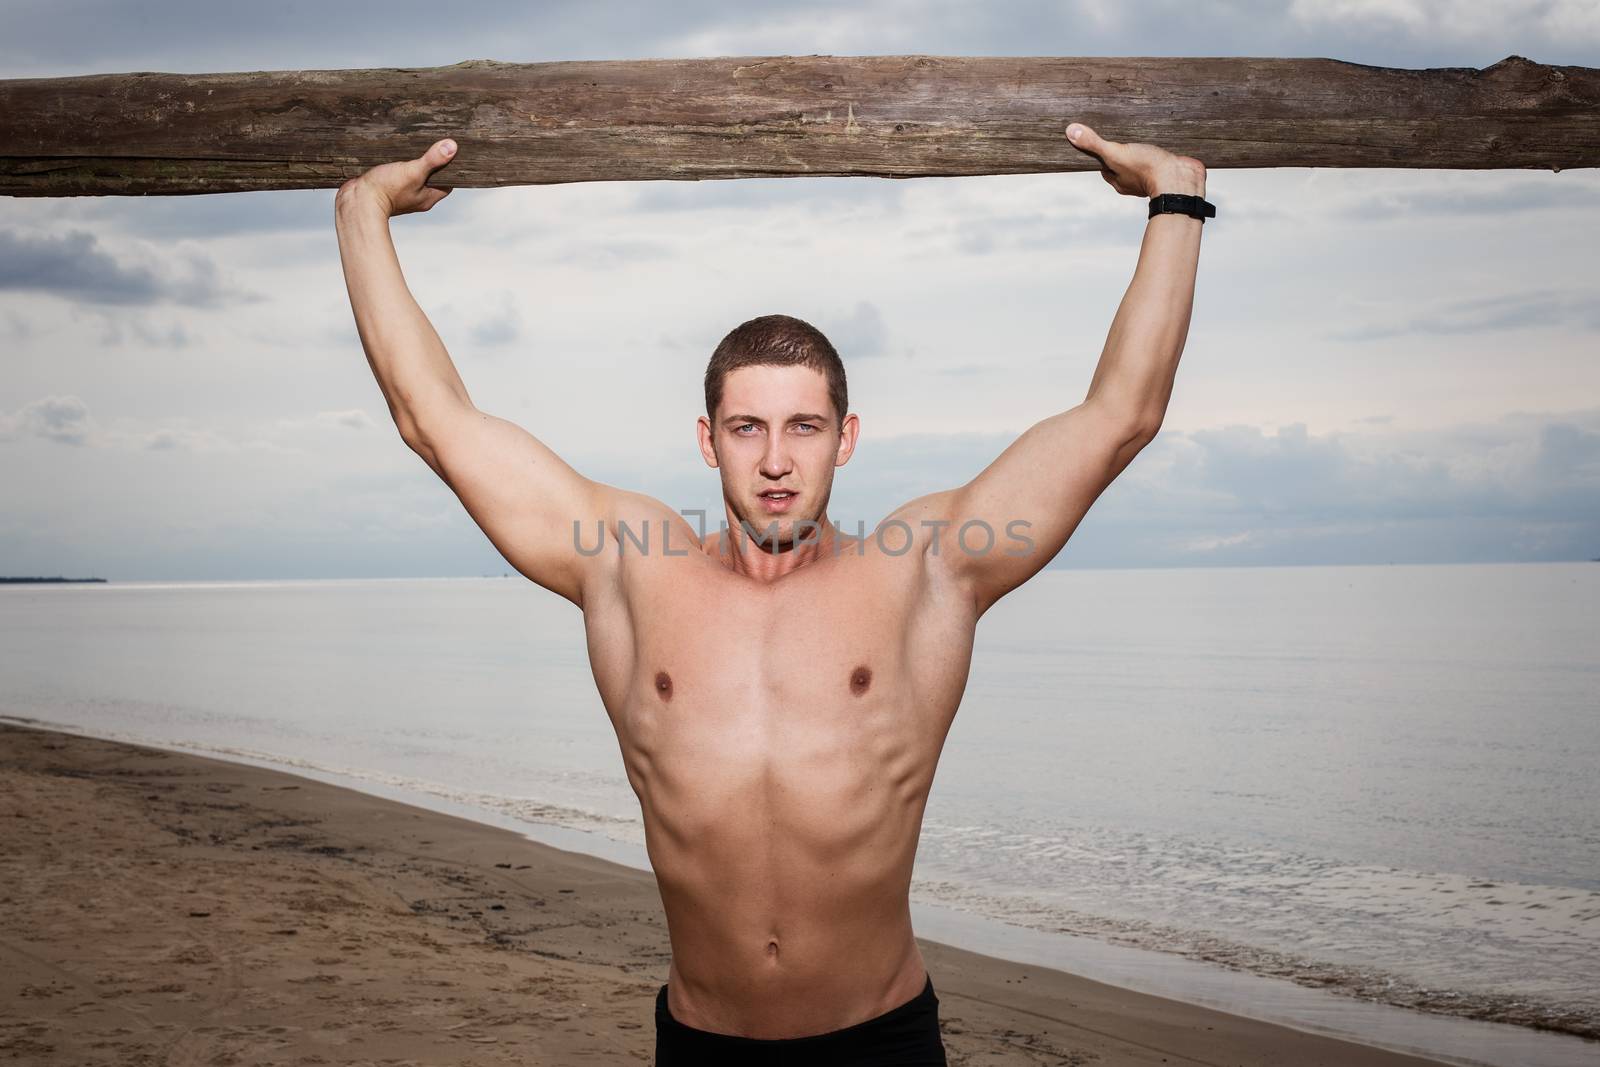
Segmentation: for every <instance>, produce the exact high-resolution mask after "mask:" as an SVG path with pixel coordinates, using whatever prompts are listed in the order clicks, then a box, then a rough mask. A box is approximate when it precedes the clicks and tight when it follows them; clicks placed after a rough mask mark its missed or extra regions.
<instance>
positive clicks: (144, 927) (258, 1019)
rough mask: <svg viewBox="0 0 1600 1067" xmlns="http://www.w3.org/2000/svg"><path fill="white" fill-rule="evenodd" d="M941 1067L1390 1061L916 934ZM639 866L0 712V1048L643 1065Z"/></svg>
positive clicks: (1380, 1065) (648, 928)
mask: <svg viewBox="0 0 1600 1067" xmlns="http://www.w3.org/2000/svg"><path fill="white" fill-rule="evenodd" d="M919 941H920V943H921V946H922V951H923V953H924V955H925V957H926V959H927V961H928V966H929V970H930V972H931V974H932V977H933V984H934V988H935V991H936V992H937V994H938V996H939V999H940V1019H941V1025H942V1027H943V1031H944V1041H945V1046H946V1048H947V1049H948V1051H949V1057H950V1063H951V1064H953V1065H988V1064H1056V1065H1065V1064H1072V1065H1078V1064H1094V1065H1103V1067H1123V1065H1128V1067H1131V1065H1145V1064H1150V1065H1155V1064H1163V1063H1165V1064H1173V1065H1177V1064H1208V1065H1221V1064H1227V1065H1230V1067H1257V1065H1259V1067H1266V1065H1269V1064H1272V1065H1279V1064H1296V1065H1302V1067H1317V1065H1330V1067H1331V1065H1341V1067H1401V1065H1412V1067H1416V1065H1422V1064H1431V1063H1434V1062H1436V1061H1433V1060H1426V1059H1420V1058H1417V1057H1414V1056H1405V1055H1400V1054H1396V1053H1390V1052H1384V1051H1381V1050H1377V1049H1371V1048H1367V1047H1365V1046H1361V1045H1356V1044H1351V1043H1349V1042H1344V1041H1339V1040H1336V1039H1333V1038H1329V1037H1323V1036H1320V1035H1314V1034H1308V1033H1303V1032H1301V1031H1297V1030H1292V1029H1289V1028H1286V1027H1282V1026H1275V1025H1272V1024H1270V1023H1263V1022H1257V1021H1255V1020H1251V1019H1244V1018H1240V1017H1238V1016H1233V1015H1227V1014H1224V1013H1221V1012H1217V1011H1213V1010H1210V1009H1207V1008H1200V1007H1194V1006H1191V1005H1186V1004H1182V1003H1179V1002H1177V1001H1172V1000H1166V999H1163V998H1160V997H1154V996H1149V995H1147V994H1143V993H1136V992H1131V991H1128V990H1123V989H1118V988H1115V987H1112V986H1107V985H1103V984H1101V983H1098V982H1093V981H1089V980H1087V979H1084V978H1080V977H1077V976H1075V975H1071V974H1067V973H1064V972H1061V971H1053V970H1048V969H1044V968H1039V967H1032V966H1027V965H1024V964H1017V963H1011V962H1008V961H1005V960H999V959H993V958H991V957H987V956H982V955H979V954H977V953H972V952H967V951H964V950H961V949H957V948H953V947H950V946H948V945H942V944H938V943H935V942H931V941H927V940H925V939H919ZM669 959H670V949H669V944H668V939H667V930H666V923H665V920H664V918H663V916H662V913H661V905H660V899H659V897H658V896H657V894H656V888H655V882H654V879H652V878H651V876H650V875H649V874H647V873H644V872H640V871H636V870H633V869H632V868H628V867H623V866H619V865H617V864H613V863H610V862H608V861H605V860H601V859H596V858H593V857H589V856H585V855H583V854H581V853H575V852H566V851H562V850H559V849H554V848H550V847H548V846H546V845H541V844H538V843H535V842H532V841H528V840H526V839H524V838H522V837H520V836H519V835H517V834H514V833H511V832H510V831H507V830H502V829H498V828H496V827H491V826H485V825H481V824H478V823H474V822H469V821H466V820H463V819H457V818H454V817H451V816H448V815H442V814H438V813H435V812H431V811H427V810H424V809H422V808H416V807H411V806H409V805H405V804H399V803H396V802H393V801H389V800H384V799H380V798H376V797H370V796H367V795H365V794H362V793H358V792H355V791H352V790H348V789H343V788H340V787H338V786H333V785H328V784H325V783H321V782H316V781H312V780H310V779H306V778H300V777H296V776H294V775H290V774H286V773H283V772H279V771H273V770H266V769H262V768H258V767H251V766H245V765H241V764H233V763H226V762H223V761H219V760H212V759H207V758H204V757H200V756H194V755H189V754H187V753H174V752H167V751H163V750H159V749H151V748H144V747H139V746H134V745H127V744H122V743H118V742H112V741H102V740H98V739H93V738H86V737H79V736H76V735H70V734H61V733H55V732H51V731H44V730H33V729H27V728H22V727H15V726H9V725H0V1058H6V1059H10V1060H12V1061H15V1062H25V1063H32V1064H41V1065H43V1064H51V1065H54V1064H74V1065H76V1064H118V1065H126V1067H137V1065H146V1064H150V1065H153V1064H223V1065H225V1064H262V1065H277V1064H417V1065H420V1064H456V1065H463V1067H466V1065H475V1064H485V1065H487V1064H520V1065H525V1067H526V1065H566V1064H640V1063H642V1064H648V1063H650V1062H651V1061H652V1052H653V1049H654V1042H655V1032H654V1023H653V1017H652V1012H653V1007H654V998H655V994H656V990H657V989H658V988H659V987H660V985H661V984H662V983H663V982H665V981H666V975H667V965H668V962H669Z"/></svg>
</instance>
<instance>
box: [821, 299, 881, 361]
mask: <svg viewBox="0 0 1600 1067" xmlns="http://www.w3.org/2000/svg"><path fill="white" fill-rule="evenodd" d="M815 325H816V327H817V328H818V329H819V330H821V331H822V332H823V334H824V335H825V336H826V337H827V338H828V340H829V341H831V342H832V343H833V347H834V348H835V349H836V350H837V351H838V353H839V356H840V358H841V359H844V360H845V361H846V362H848V361H849V360H852V359H864V358H866V357H868V356H881V355H883V354H885V353H886V352H887V351H888V330H887V329H886V328H885V326H884V324H883V312H881V311H879V310H878V305H876V304H874V303H871V302H870V301H867V300H858V301H856V306H855V307H854V308H852V309H851V310H850V312H849V313H848V314H846V315H844V316H843V317H841V318H837V319H833V320H831V321H829V322H828V324H827V325H826V326H824V325H823V324H822V323H816V324H815Z"/></svg>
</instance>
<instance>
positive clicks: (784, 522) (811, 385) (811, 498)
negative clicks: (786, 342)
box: [699, 366, 858, 548]
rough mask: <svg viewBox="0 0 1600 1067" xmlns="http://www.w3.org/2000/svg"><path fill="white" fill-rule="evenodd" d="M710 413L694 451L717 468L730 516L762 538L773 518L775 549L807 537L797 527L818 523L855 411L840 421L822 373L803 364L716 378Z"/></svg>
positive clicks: (851, 440)
mask: <svg viewBox="0 0 1600 1067" xmlns="http://www.w3.org/2000/svg"><path fill="white" fill-rule="evenodd" d="M714 415H715V418H716V420H717V421H716V426H715V433H713V432H712V431H713V427H712V426H711V421H710V420H709V419H707V418H705V417H704V416H702V417H701V419H700V426H699V434H700V453H701V455H702V456H704V457H705V461H706V463H707V464H709V465H710V466H712V467H716V468H718V469H719V470H720V471H721V473H722V494H723V496H724V497H725V498H726V499H727V501H728V504H729V508H730V509H731V510H732V512H733V517H734V520H735V521H736V522H739V521H742V522H746V523H748V524H749V525H750V528H751V529H752V530H754V531H755V532H756V533H757V534H758V535H760V536H762V537H764V536H765V532H766V530H767V528H768V526H769V525H772V524H774V523H776V526H777V541H778V543H779V545H780V546H785V545H789V544H791V543H793V541H794V539H795V538H796V536H802V537H810V538H813V539H814V538H815V537H816V533H815V530H814V528H813V527H807V526H804V525H801V524H802V523H804V522H805V521H807V520H810V521H812V522H819V523H820V522H821V520H822V517H823V514H824V513H825V511H826V509H827V505H828V495H829V493H830V492H831V491H832V489H833V470H834V468H835V467H838V466H843V465H844V463H845V461H846V460H848V459H849V458H850V453H851V451H852V450H853V449H854V447H855V438H856V433H857V430H858V423H857V420H856V417H855V416H854V415H851V416H849V417H848V418H846V419H845V420H844V422H843V424H842V425H841V423H840V421H839V420H838V418H837V417H836V416H835V414H834V411H833V402H832V401H831V400H830V399H829V397H828V380H827V378H826V376H824V375H823V373H822V372H821V371H817V370H812V369H811V368H810V367H771V366H755V367H740V368H739V369H738V370H735V371H731V372H729V374H728V375H727V376H726V377H725V378H724V379H723V385H722V403H721V404H720V405H718V408H717V411H716V412H715V413H714ZM797 527H798V528H797ZM737 532H738V531H737V530H735V531H733V533H735V534H736V533H737ZM730 536H732V534H730ZM767 547H769V548H770V545H768V546H767Z"/></svg>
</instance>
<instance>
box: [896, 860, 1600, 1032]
mask: <svg viewBox="0 0 1600 1067" xmlns="http://www.w3.org/2000/svg"><path fill="white" fill-rule="evenodd" d="M911 890H912V899H913V900H917V901H919V902H920V903H924V904H933V905H936V906H939V907H945V908H954V909H956V910H958V911H965V912H969V913H972V914H976V915H981V916H984V917H986V918H991V919H999V920H1001V921H1003V922H1007V923H1010V924H1012V925H1014V926H1021V927H1025V928H1027V929H1032V930H1040V931H1043V932H1046V933H1060V934H1072V935H1076V936H1079V937H1092V938H1095V939H1097V940H1100V941H1106V942H1108V943H1111V944H1118V945H1127V946H1130V947H1134V948H1143V949H1149V950H1152V951H1157V952H1166V953H1170V954H1172V955H1177V956H1183V957H1185V958H1187V959H1194V960H1202V961H1205V962H1208V963H1214V964H1217V965H1218V966H1221V967H1227V968H1229V969H1231V970H1237V971H1244V972H1247V973H1250V974H1257V975H1262V976H1265V977H1269V978H1282V979H1286V980H1288V981H1291V982H1294V983H1296V984H1298V985H1303V986H1311V987H1314V988H1318V989H1325V990H1328V991H1329V992H1332V993H1336V994H1340V995H1343V996H1349V997H1355V998H1358V999H1361V1000H1370V1001H1376V1002H1379V1003H1383V1004H1390V1005H1394V1006H1396V1007H1402V1008H1410V1009H1412V1010H1415V1011H1425V1012H1431V1013H1434V1014H1438V1015H1452V1016H1457V1017H1459V1018H1467V1019H1477V1020H1480V1021H1485V1022H1499V1023H1510V1024H1512V1025H1516V1026H1525V1027H1531V1028H1534V1029H1539V1030H1550V1031H1555V1032H1558V1033H1564V1034H1573V1035H1576V1036H1579V1037H1586V1038H1600V1011H1597V1009H1596V1005H1594V1004H1593V1003H1585V1002H1582V1001H1555V1000H1543V999H1538V998H1530V997H1525V996H1514V995H1507V994H1500V993H1490V992H1483V991H1470V990H1461V989H1444V988H1434V987H1430V986H1427V985H1424V984H1422V983H1418V982H1415V981H1412V980H1409V979H1406V978H1404V977H1402V976H1399V975H1396V974H1392V973H1389V972H1387V971H1384V970H1382V969H1379V968H1369V967H1355V966H1350V965H1346V964H1336V963H1328V962H1324V961H1320V960H1314V959H1307V958H1305V957H1302V956H1298V955H1294V954H1291V953H1286V952H1278V951H1274V950H1271V949H1264V948H1261V947H1259V946H1254V945H1247V944H1242V943H1240V942H1237V941H1231V940H1228V939H1226V938H1222V937H1217V936H1214V935H1211V934H1206V933H1202V932H1198V931H1194V930H1185V929H1181V928H1178V927H1175V926H1169V925H1164V924H1161V923H1156V922H1151V921H1148V920H1142V919H1122V918H1108V917H1105V916H1100V915H1091V914H1088V913H1085V912H1079V911H1074V910H1072V909H1069V908H1063V907H1061V906H1059V905H1054V904H1048V903H1045V902H1042V901H1039V900H1036V899H1032V898H1029V897H1026V896H1002V895H997V894H993V893H983V892H979V891H975V890H973V889H971V888H968V887H965V886H961V885H957V884H956V883H953V882H948V881H942V880H939V879H924V878H914V879H913V880H912V883H911Z"/></svg>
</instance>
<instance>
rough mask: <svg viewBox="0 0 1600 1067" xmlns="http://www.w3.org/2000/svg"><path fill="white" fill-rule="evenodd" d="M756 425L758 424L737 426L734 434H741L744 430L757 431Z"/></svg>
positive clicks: (747, 423) (751, 423)
mask: <svg viewBox="0 0 1600 1067" xmlns="http://www.w3.org/2000/svg"><path fill="white" fill-rule="evenodd" d="M755 425H756V424H755V423H753V422H746V423H742V424H741V425H739V426H735V427H734V429H733V432H734V433H740V432H741V431H743V430H753V429H755ZM743 436H745V437H749V436H750V435H749V434H743Z"/></svg>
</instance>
